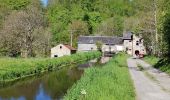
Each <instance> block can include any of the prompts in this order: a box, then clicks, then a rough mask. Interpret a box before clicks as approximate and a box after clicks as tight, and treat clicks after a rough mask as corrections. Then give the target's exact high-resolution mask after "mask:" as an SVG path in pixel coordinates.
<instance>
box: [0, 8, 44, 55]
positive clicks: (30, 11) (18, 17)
mask: <svg viewBox="0 0 170 100" xmlns="http://www.w3.org/2000/svg"><path fill="white" fill-rule="evenodd" d="M43 23H44V21H43V16H42V14H41V12H40V10H39V8H36V7H34V6H31V5H30V6H28V7H27V8H26V9H25V10H20V11H13V12H12V13H11V14H10V15H9V16H8V17H7V18H6V20H5V22H4V28H3V30H2V32H1V34H2V35H1V36H2V37H4V42H6V43H5V45H3V46H4V47H6V48H7V51H8V52H9V53H10V55H12V56H16V55H18V54H19V53H21V56H22V57H29V56H34V52H33V42H34V41H35V40H36V38H35V35H37V33H36V32H35V30H37V29H39V28H40V27H42V26H43Z"/></svg>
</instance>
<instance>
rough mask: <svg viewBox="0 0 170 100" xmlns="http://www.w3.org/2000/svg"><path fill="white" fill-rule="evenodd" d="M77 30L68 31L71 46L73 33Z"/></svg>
mask: <svg viewBox="0 0 170 100" xmlns="http://www.w3.org/2000/svg"><path fill="white" fill-rule="evenodd" d="M76 31H77V30H69V32H70V45H71V46H73V33H74V32H76Z"/></svg>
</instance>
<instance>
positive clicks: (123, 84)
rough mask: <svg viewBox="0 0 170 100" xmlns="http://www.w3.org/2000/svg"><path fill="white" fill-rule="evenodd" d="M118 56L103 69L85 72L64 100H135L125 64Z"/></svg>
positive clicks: (123, 57) (98, 68)
mask: <svg viewBox="0 0 170 100" xmlns="http://www.w3.org/2000/svg"><path fill="white" fill-rule="evenodd" d="M126 58H127V55H125V54H119V55H117V56H115V57H114V58H113V59H112V60H111V61H110V62H108V63H107V64H106V65H104V66H103V67H91V68H89V69H87V70H85V73H84V75H83V76H82V78H81V79H80V80H79V81H78V82H77V83H76V84H74V85H73V87H72V88H71V89H70V90H69V91H68V93H67V94H66V96H65V97H64V99H65V100H135V91H134V87H133V83H132V80H131V78H130V74H129V71H128V68H127V63H126Z"/></svg>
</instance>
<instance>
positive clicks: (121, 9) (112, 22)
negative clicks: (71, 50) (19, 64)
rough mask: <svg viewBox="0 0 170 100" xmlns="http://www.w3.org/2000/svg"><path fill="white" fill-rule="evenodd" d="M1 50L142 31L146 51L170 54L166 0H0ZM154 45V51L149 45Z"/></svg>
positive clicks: (29, 50) (24, 53)
mask: <svg viewBox="0 0 170 100" xmlns="http://www.w3.org/2000/svg"><path fill="white" fill-rule="evenodd" d="M0 2H1V3H0V55H1V56H12V57H17V56H21V57H42V56H48V53H49V50H50V48H51V47H52V46H55V45H57V44H59V43H65V44H69V43H70V33H73V37H74V38H73V43H74V45H73V46H74V47H76V43H77V38H78V36H80V35H109V36H122V34H123V32H126V31H132V32H133V33H135V34H142V36H143V38H144V39H145V45H146V47H147V49H148V50H150V54H155V55H158V56H161V55H165V54H170V52H169V51H170V40H169V38H170V34H169V32H170V8H169V5H170V1H169V0H49V1H48V5H47V6H43V5H42V3H41V2H40V1H39V0H15V1H14V0H0ZM151 50H152V51H151Z"/></svg>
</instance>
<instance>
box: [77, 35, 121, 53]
mask: <svg viewBox="0 0 170 100" xmlns="http://www.w3.org/2000/svg"><path fill="white" fill-rule="evenodd" d="M97 42H101V43H102V46H101V51H102V52H103V53H104V52H119V51H122V50H123V39H122V38H121V37H111V36H80V37H79V39H78V52H80V51H83V52H88V51H91V50H97V49H98V48H97V45H96V44H97Z"/></svg>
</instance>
